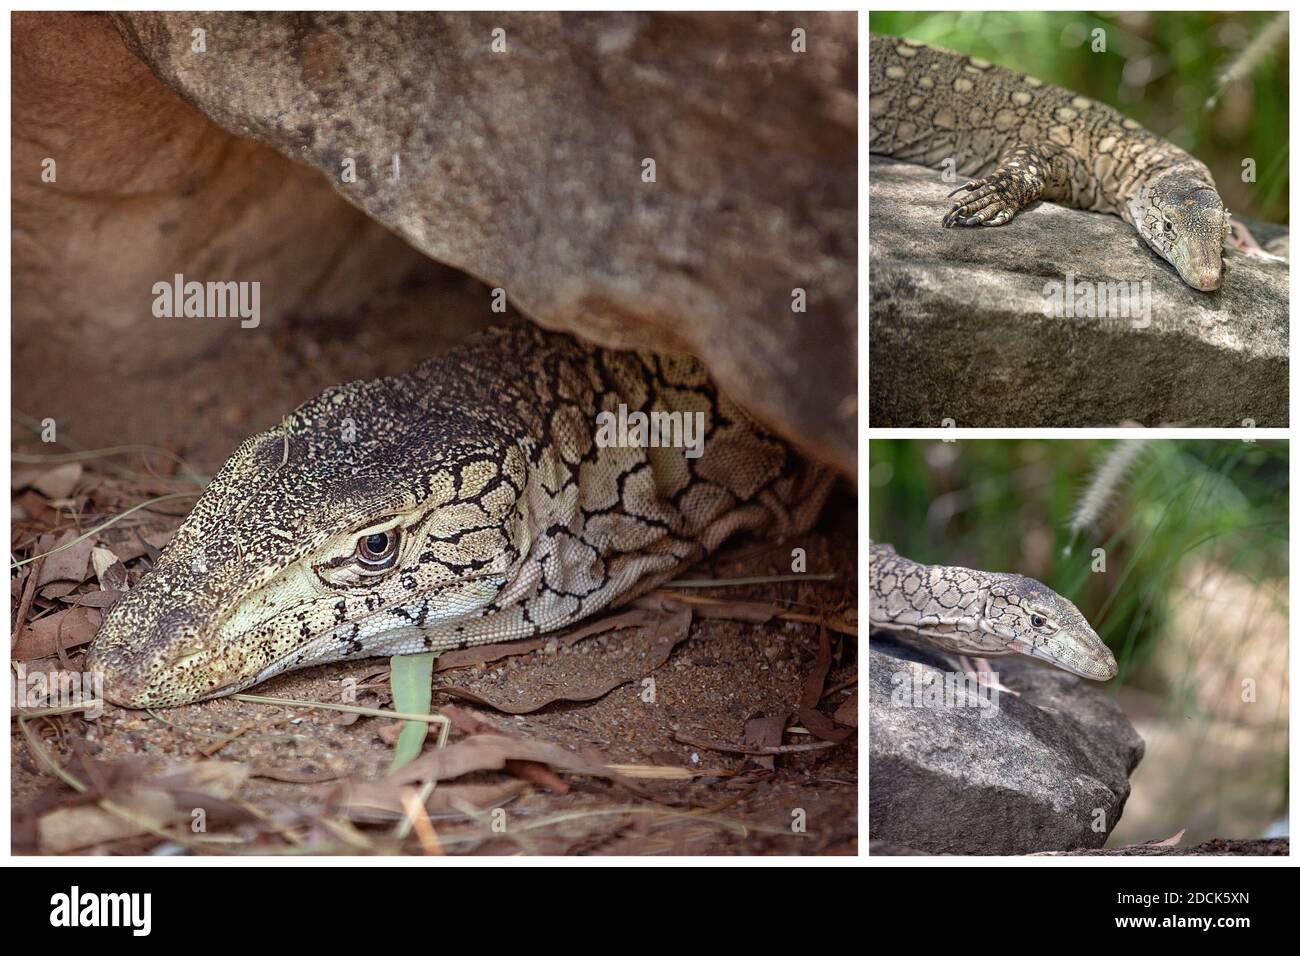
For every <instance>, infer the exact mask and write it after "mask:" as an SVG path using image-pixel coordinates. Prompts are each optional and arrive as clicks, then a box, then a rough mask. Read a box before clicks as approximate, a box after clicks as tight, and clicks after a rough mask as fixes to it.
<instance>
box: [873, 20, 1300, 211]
mask: <svg viewBox="0 0 1300 956" xmlns="http://www.w3.org/2000/svg"><path fill="white" fill-rule="evenodd" d="M1278 16H1283V17H1285V16H1287V14H1286V13H1281V14H1278V13H1276V12H1267V11H1265V12H1245V13H1225V12H1211V11H1198V12H1191V13H1139V12H1134V13H1086V12H1074V11H1054V12H1033V11H1018V10H1008V11H999V12H976V11H963V12H955V13H944V12H935V13H927V12H897V13H895V12H886V13H879V12H873V13H872V14H871V20H870V22H871V31H872V32H873V33H887V34H891V35H894V36H906V37H908V38H910V39H913V40H920V41H922V42H925V43H930V44H933V45H935V46H940V47H944V48H946V49H950V50H956V51H959V52H961V53H965V54H967V55H969V56H977V57H982V58H984V59H986V60H989V61H990V62H992V63H996V64H998V65H999V66H1004V67H1007V68H1008V69H1012V70H1016V71H1018V72H1021V73H1028V74H1031V75H1034V76H1037V77H1039V78H1041V79H1043V80H1046V81H1048V82H1050V83H1055V84H1056V85H1058V86H1062V87H1065V88H1066V89H1069V90H1073V91H1075V92H1077V93H1082V94H1084V95H1085V96H1089V97H1092V98H1094V99H1097V100H1100V101H1101V102H1104V103H1107V104H1109V105H1110V106H1113V107H1114V108H1116V109H1118V110H1120V111H1121V112H1122V113H1125V114H1127V115H1129V116H1131V117H1133V118H1134V119H1135V120H1137V121H1138V122H1139V123H1141V124H1142V125H1143V126H1145V127H1146V128H1147V129H1150V130H1152V131H1153V132H1155V133H1158V134H1160V135H1162V136H1164V137H1166V138H1167V139H1169V140H1170V141H1172V142H1174V143H1177V144H1178V145H1179V146H1182V147H1183V148H1184V149H1186V150H1188V151H1189V152H1191V153H1192V154H1194V155H1195V156H1196V157H1197V158H1198V159H1200V160H1201V161H1202V162H1204V163H1205V164H1206V165H1207V166H1209V167H1210V171H1211V173H1213V175H1214V178H1215V181H1216V183H1217V184H1218V186H1219V192H1220V194H1221V195H1222V196H1223V199H1224V202H1225V203H1226V204H1227V206H1228V208H1229V209H1230V210H1232V211H1233V212H1234V213H1237V214H1241V215H1245V216H1248V217H1252V218H1256V219H1262V220H1267V221H1269V222H1276V223H1286V222H1287V215H1288V202H1289V198H1288V189H1289V176H1288V160H1289V157H1288V150H1289V139H1288V132H1289V119H1288V110H1287V98H1288V90H1289V85H1288V54H1287V37H1286V34H1285V33H1283V34H1282V37H1281V41H1280V42H1277V43H1273V44H1270V45H1269V46H1268V49H1267V50H1266V51H1265V52H1263V53H1262V54H1260V55H1259V56H1258V57H1257V58H1256V57H1254V56H1252V57H1250V58H1249V59H1248V60H1242V54H1243V52H1244V51H1245V50H1246V49H1247V48H1248V47H1249V45H1250V43H1251V41H1252V40H1254V39H1255V38H1257V37H1259V36H1260V35H1261V34H1262V33H1263V32H1264V31H1265V30H1266V29H1267V27H1268V26H1269V24H1270V22H1272V21H1273V20H1274V19H1275V18H1276V17H1278ZM1097 29H1102V30H1104V31H1105V34H1104V35H1105V43H1106V52H1105V53H1104V54H1102V53H1094V52H1093V48H1092V47H1093V41H1094V34H1093V31H1094V30H1097ZM1234 63H1237V64H1240V65H1248V69H1246V70H1245V74H1244V76H1243V78H1242V79H1240V80H1238V81H1236V82H1233V83H1230V84H1228V85H1227V86H1226V87H1224V86H1221V84H1220V78H1221V77H1222V76H1223V74H1224V72H1225V71H1226V70H1227V69H1228V68H1229V67H1230V66H1231V65H1233V64H1234ZM1211 101H1213V102H1212V105H1211ZM1247 158H1250V159H1254V160H1255V163H1256V171H1255V175H1256V181H1255V182H1253V183H1246V182H1242V161H1243V160H1244V159H1247Z"/></svg>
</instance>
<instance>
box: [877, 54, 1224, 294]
mask: <svg viewBox="0 0 1300 956" xmlns="http://www.w3.org/2000/svg"><path fill="white" fill-rule="evenodd" d="M870 76H871V88H870V93H871V106H870V109H871V120H870V138H871V147H870V148H871V152H873V153H880V154H882V155H885V156H893V157H895V158H897V159H901V160H905V161H907V162H911V163H919V164H921V165H924V166H933V167H939V166H942V165H943V164H944V163H945V161H947V160H952V161H953V162H955V164H956V172H957V173H958V175H960V176H963V177H975V178H974V179H972V181H970V182H968V183H966V184H965V185H963V186H961V187H959V188H958V189H956V190H954V192H953V194H954V195H955V194H956V193H959V192H964V193H965V194H966V195H964V196H963V197H962V198H961V199H959V200H958V201H957V202H956V203H955V204H954V205H953V207H952V210H951V211H950V212H949V213H948V215H947V216H945V217H944V220H943V225H944V226H954V225H961V226H979V225H985V226H1000V225H1003V224H1004V223H1007V222H1010V221H1011V219H1012V218H1013V217H1014V216H1015V214H1016V213H1017V212H1018V211H1019V210H1020V209H1022V208H1024V207H1025V206H1027V205H1028V204H1029V203H1031V202H1033V201H1035V200H1036V199H1047V200H1051V201H1052V202H1058V203H1061V204H1062V205H1066V206H1074V207H1076V208H1078V209H1090V210H1095V211H1097V212H1104V213H1111V214H1113V215H1116V216H1119V217H1121V218H1122V219H1123V220H1124V221H1125V222H1128V223H1130V224H1132V225H1133V226H1134V228H1136V229H1137V231H1138V234H1139V235H1140V236H1141V237H1142V239H1143V240H1144V241H1145V242H1146V243H1147V245H1149V246H1150V247H1151V248H1152V249H1154V250H1155V251H1156V253H1158V254H1159V255H1160V256H1161V257H1162V258H1164V259H1165V260H1166V261H1168V262H1169V263H1170V264H1171V265H1172V266H1173V267H1174V268H1175V269H1177V270H1178V274H1179V275H1180V276H1181V277H1182V278H1183V281H1185V282H1186V283H1187V284H1188V285H1190V286H1191V287H1192V288H1194V289H1199V290H1201V291H1203V292H1208V291H1211V290H1214V289H1217V288H1218V287H1219V279H1220V275H1221V273H1222V270H1223V244H1224V242H1225V241H1226V240H1227V238H1228V233H1229V231H1230V230H1229V219H1228V211H1227V210H1226V209H1225V208H1224V206H1223V200H1222V199H1220V198H1219V193H1218V191H1217V190H1216V189H1215V186H1214V178H1213V177H1212V176H1211V175H1210V171H1209V170H1208V169H1207V168H1206V167H1205V165H1204V164H1203V163H1201V162H1200V161H1199V160H1197V159H1196V158H1195V157H1193V156H1191V155H1189V154H1188V153H1186V152H1185V151H1183V150H1182V149H1179V148H1178V147H1177V146H1175V145H1173V144H1172V143H1170V142H1168V141H1166V140H1163V139H1161V138H1160V137H1159V136H1156V135H1155V134H1154V133H1151V132H1149V131H1147V130H1145V129H1143V128H1142V127H1141V126H1140V125H1138V123H1136V122H1135V121H1134V120H1131V119H1129V118H1128V117H1126V116H1124V115H1123V114H1121V113H1119V112H1117V111H1116V110H1113V109H1111V108H1110V107H1109V106H1106V105H1105V104H1103V103H1097V102H1095V101H1094V100H1090V99H1087V98H1086V97H1082V96H1079V95H1077V94H1075V93H1071V92H1070V91H1069V90H1063V89H1061V88H1060V87H1057V86H1052V85H1051V84H1050V83H1044V82H1043V81H1042V80H1039V79H1037V78H1035V77H1032V76H1023V75H1021V74H1019V73H1015V72H1012V71H1011V70H1006V69H1003V68H1002V67H999V66H993V65H992V64H990V63H988V62H987V61H984V60H979V59H975V58H973V57H968V56H964V55H962V54H960V53H950V52H949V51H947V50H940V49H937V48H935V47H929V46H925V45H923V44H920V43H916V42H915V41H912V40H903V39H899V38H898V37H891V36H881V35H878V34H874V33H873V34H872V35H871V60H870Z"/></svg>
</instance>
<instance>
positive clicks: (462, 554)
mask: <svg viewBox="0 0 1300 956" xmlns="http://www.w3.org/2000/svg"><path fill="white" fill-rule="evenodd" d="M419 392H420V388H419V387H418V386H415V385H412V383H410V382H408V381H407V380H406V379H379V380H377V381H372V382H354V383H352V384H350V385H343V386H339V387H337V388H333V389H330V390H328V391H326V392H325V393H324V394H322V395H320V396H319V397H317V398H316V399H313V400H312V401H310V402H308V403H307V404H305V405H303V406H302V407H300V408H299V409H298V410H297V411H295V412H294V413H292V414H291V415H290V416H289V417H288V418H286V419H285V420H284V421H283V422H282V423H281V424H280V425H279V426H277V427H276V428H273V429H271V430H270V431H268V432H265V433H263V434H261V435H257V436H254V437H253V438H250V439H249V440H247V441H246V442H244V444H243V445H241V446H240V447H239V449H238V450H237V451H236V452H235V454H234V455H233V456H232V457H231V458H230V460H229V461H228V462H227V463H226V465H225V466H224V467H223V468H222V469H221V471H220V472H219V473H218V474H217V476H216V477H215V478H214V479H213V480H212V482H211V483H210V484H209V486H208V488H207V489H206V490H205V491H204V493H203V495H202V496H201V497H200V499H199V501H198V503H197V504H196V505H195V507H194V510H193V511H192V512H191V513H190V515H189V516H188V517H187V518H186V519H185V521H184V522H183V523H182V524H181V526H180V528H179V529H178V530H177V532H176V535H175V537H174V538H173V539H172V540H171V541H170V542H169V543H168V545H167V547H166V548H165V549H164V551H163V553H162V554H161V555H160V557H159V559H158V561H157V563H156V565H155V567H154V569H153V570H152V571H150V572H149V573H148V574H147V575H145V577H144V578H142V579H141V581H140V582H139V583H138V584H137V585H136V586H135V587H134V588H132V589H131V590H130V591H128V592H127V594H126V595H125V596H124V597H123V598H122V599H121V600H120V601H119V602H118V603H117V604H116V605H115V606H114V607H113V608H112V610H111V611H110V612H109V614H108V615H107V616H106V618H105V620H104V622H103V624H102V625H101V627H100V629H99V632H98V633H97V634H96V636H95V639H94V642H93V644H92V646H91V649H90V653H89V655H88V657H87V668H88V669H89V670H91V671H92V672H95V673H97V674H99V675H101V676H102V681H103V683H102V687H103V693H104V696H105V697H106V698H107V699H108V700H110V701H112V702H114V703H117V704H120V705H123V706H128V707H151V706H171V705H176V704H182V703H189V702H193V701H196V700H202V699H205V698H209V697H218V696H222V695H224V694H229V693H234V692H236V691H238V690H241V689H243V688H245V687H248V686H249V685H251V684H254V683H257V682H258V681H261V680H264V679H265V678H267V677H270V676H271V675H273V674H278V673H280V672H282V671H285V670H289V669H291V668H294V667H302V666H305V665H307V664H315V663H324V662H328V661H333V660H341V659H344V658H349V657H366V656H372V655H375V654H385V653H394V652H398V651H404V652H411V651H412V650H419V649H420V648H421V642H422V641H423V640H424V634H426V633H428V632H429V631H430V630H445V631H446V632H447V633H448V634H454V633H456V631H457V628H458V627H461V626H463V624H464V622H466V621H470V620H473V619H476V618H478V617H481V616H483V615H484V614H485V613H488V611H489V609H490V606H491V604H492V601H493V599H494V597H496V596H497V595H498V592H499V591H500V590H501V589H502V588H503V587H504V585H505V584H506V582H507V581H508V580H509V579H510V578H511V576H512V574H513V573H514V571H515V570H516V569H517V567H518V566H519V565H520V563H521V555H522V554H523V553H525V552H526V551H527V549H528V536H529V533H530V532H529V530H528V525H527V520H526V515H525V506H524V502H523V488H524V475H525V459H524V452H523V451H522V450H521V449H520V447H519V445H518V443H517V442H515V441H512V440H510V439H508V438H506V437H505V435H504V433H503V432H502V431H501V430H500V429H501V426H500V425H499V424H497V423H496V422H494V421H493V420H491V419H490V418H488V417H487V416H486V414H484V415H482V416H480V417H476V415H475V413H474V411H473V410H472V409H471V410H468V411H466V410H461V411H459V413H458V414H455V415H452V414H450V413H448V412H446V411H439V410H438V409H432V410H431V409H428V408H424V407H421V406H420V404H419V399H418V394H419ZM431 435H432V436H434V437H433V438H432V439H431V438H430V436H431Z"/></svg>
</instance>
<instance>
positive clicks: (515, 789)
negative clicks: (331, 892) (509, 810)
mask: <svg viewBox="0 0 1300 956" xmlns="http://www.w3.org/2000/svg"><path fill="white" fill-rule="evenodd" d="M408 787H409V785H406V786H399V785H396V784H393V783H391V782H388V781H386V780H374V781H364V782H357V783H350V784H348V785H347V786H344V787H340V788H339V789H338V790H337V791H336V792H335V793H334V794H332V795H331V798H330V801H329V804H330V806H332V807H338V808H340V809H342V810H343V812H344V813H346V814H347V815H348V817H349V818H350V819H352V820H355V821H356V822H358V823H390V822H392V821H394V820H397V819H398V818H400V817H401V816H402V814H403V806H402V793H403V792H404V791H405V790H407V789H408ZM527 790H528V784H527V783H526V782H525V781H523V780H505V781H502V782H500V783H446V784H443V785H441V786H439V787H435V788H434V790H433V793H431V794H429V799H428V801H427V802H426V803H425V810H426V811H427V812H428V813H429V815H430V816H441V817H460V816H463V814H462V813H461V812H460V811H459V810H458V809H456V808H457V807H461V806H466V805H468V806H471V807H474V808H475V809H476V810H480V811H487V810H491V809H493V808H495V807H499V806H502V805H504V804H506V803H509V802H510V801H511V800H514V799H515V798H516V797H518V796H519V795H520V794H522V793H524V792H525V791H527Z"/></svg>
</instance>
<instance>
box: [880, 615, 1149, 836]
mask: <svg viewBox="0 0 1300 956" xmlns="http://www.w3.org/2000/svg"><path fill="white" fill-rule="evenodd" d="M870 654H871V678H870V706H871V713H870V720H871V770H870V778H869V779H870V781H871V788H870V832H871V840H872V845H873V847H874V846H879V847H882V848H883V847H889V848H892V852H905V851H920V852H924V853H952V854H971V855H982V854H1021V853H1034V852H1040V851H1047V850H1075V849H1091V848H1096V847H1100V846H1101V845H1102V844H1103V843H1105V842H1106V837H1107V836H1108V835H1109V833H1110V831H1111V829H1113V828H1114V826H1115V824H1116V823H1117V822H1118V821H1119V817H1120V814H1121V812H1122V811H1123V809H1124V801H1125V800H1127V799H1128V795H1129V783H1128V776H1129V774H1130V773H1131V772H1132V771H1133V768H1134V767H1136V766H1137V763H1138V761H1139V760H1141V759H1142V749H1143V744H1142V738H1140V737H1139V736H1138V735H1137V732H1136V731H1135V730H1134V729H1133V726H1132V725H1131V724H1130V723H1129V722H1128V720H1127V719H1126V718H1125V717H1124V714H1123V713H1122V712H1121V711H1120V709H1119V707H1118V706H1116V704H1115V702H1114V701H1113V700H1111V698H1110V697H1108V696H1107V695H1106V694H1104V693H1102V692H1100V691H1098V690H1096V689H1094V688H1092V687H1088V686H1086V685H1085V683H1084V682H1083V681H1081V680H1080V679H1079V678H1077V677H1074V676H1073V675H1071V674H1067V673H1065V672H1063V671H1059V670H1055V669H1051V668H1046V667H1040V666H1038V665H1036V664H1033V663H1030V662H1029V661H1025V660H1018V659H1011V658H1003V659H1001V660H998V661H996V662H994V667H995V668H996V670H997V671H998V675H999V679H1000V680H1001V682H1002V684H1003V685H1005V686H1006V687H1008V688H1010V689H1011V690H1014V691H1017V692H1019V694H1020V696H1019V697H1015V696H1012V695H1009V694H998V695H997V697H996V702H995V706H975V705H974V704H973V698H971V697H962V696H960V695H955V696H953V697H949V698H948V700H947V703H946V704H943V703H940V702H938V701H936V700H934V699H931V698H927V697H925V696H922V697H920V698H919V699H918V698H917V697H916V696H915V695H913V696H910V697H908V696H907V693H908V692H909V691H910V690H912V689H914V688H915V687H917V686H920V685H927V686H929V687H930V688H931V689H930V690H929V691H928V693H933V692H934V691H933V688H934V687H942V686H943V682H944V678H945V674H947V673H950V672H949V671H945V670H942V669H940V668H939V667H936V666H935V664H934V663H932V662H931V659H930V658H929V657H928V656H927V655H924V654H921V653H914V652H912V651H911V650H910V649H908V648H904V647H901V646H899V645H897V644H894V643H892V642H888V641H879V640H877V639H875V638H873V640H872V642H871V650H870ZM936 680H937V681H938V682H939V684H938V685H934V684H933V683H932V682H934V681H936ZM918 682H919V683H918ZM1097 821H1101V826H1100V828H1098V826H1097V825H1096V824H1097ZM904 848H906V850H904Z"/></svg>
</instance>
